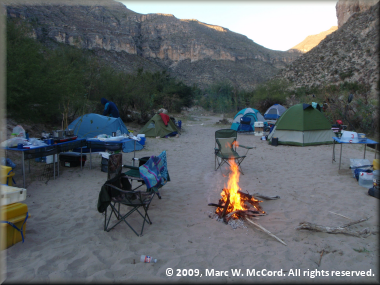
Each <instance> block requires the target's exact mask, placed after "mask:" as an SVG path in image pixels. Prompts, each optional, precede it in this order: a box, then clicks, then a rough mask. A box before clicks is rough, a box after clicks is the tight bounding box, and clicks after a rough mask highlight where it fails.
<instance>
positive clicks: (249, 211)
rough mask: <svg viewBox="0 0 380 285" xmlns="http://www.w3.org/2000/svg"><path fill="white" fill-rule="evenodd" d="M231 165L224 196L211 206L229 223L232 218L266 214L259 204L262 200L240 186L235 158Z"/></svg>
mask: <svg viewBox="0 0 380 285" xmlns="http://www.w3.org/2000/svg"><path fill="white" fill-rule="evenodd" d="M230 165H231V172H230V175H229V179H228V183H227V186H225V187H226V188H224V189H223V190H222V193H221V196H222V198H220V199H219V203H218V204H209V206H215V207H217V208H216V210H215V213H216V214H217V215H218V216H219V218H220V219H223V221H224V222H225V223H228V221H229V220H230V219H239V218H245V217H246V216H250V217H255V216H263V215H266V213H265V212H264V211H263V210H262V208H261V206H260V204H259V203H261V202H262V201H259V200H257V199H256V198H255V197H253V196H252V195H250V194H249V193H244V192H242V191H241V189H240V187H239V177H240V172H239V166H238V165H237V164H236V163H235V161H234V160H231V162H230Z"/></svg>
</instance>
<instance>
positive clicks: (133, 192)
mask: <svg viewBox="0 0 380 285" xmlns="http://www.w3.org/2000/svg"><path fill="white" fill-rule="evenodd" d="M104 185H106V186H108V187H111V188H113V189H116V190H117V191H119V192H122V193H124V194H136V193H138V192H139V191H133V190H122V189H120V188H119V187H116V186H115V185H112V184H104Z"/></svg>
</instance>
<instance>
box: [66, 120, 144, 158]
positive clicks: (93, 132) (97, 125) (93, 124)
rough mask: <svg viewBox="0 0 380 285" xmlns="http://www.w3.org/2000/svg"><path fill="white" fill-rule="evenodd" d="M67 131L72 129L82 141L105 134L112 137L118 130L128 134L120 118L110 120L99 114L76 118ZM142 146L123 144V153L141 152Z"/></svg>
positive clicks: (133, 142)
mask: <svg viewBox="0 0 380 285" xmlns="http://www.w3.org/2000/svg"><path fill="white" fill-rule="evenodd" d="M68 129H73V130H74V134H75V135H77V136H78V137H79V138H82V139H90V138H95V137H97V136H98V135H101V134H106V135H109V136H112V132H116V131H117V130H120V132H121V133H122V134H129V131H128V128H127V127H126V126H125V125H124V122H123V121H122V120H121V119H120V118H112V117H107V116H102V115H99V114H94V113H90V114H85V115H83V116H80V117H78V118H76V119H75V120H74V121H73V122H72V123H71V124H70V125H69V126H68ZM142 148H143V146H142V145H141V144H140V143H138V142H136V143H135V141H133V140H129V141H127V142H123V152H131V151H134V150H141V149H142Z"/></svg>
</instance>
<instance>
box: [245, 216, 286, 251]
mask: <svg viewBox="0 0 380 285" xmlns="http://www.w3.org/2000/svg"><path fill="white" fill-rule="evenodd" d="M246 220H247V221H248V222H250V223H252V224H253V225H255V226H256V227H258V228H259V229H261V230H262V231H263V232H265V233H267V234H268V235H270V236H271V237H274V238H275V239H276V240H278V241H279V242H281V243H282V244H284V245H287V244H286V243H285V242H283V241H282V240H281V239H279V238H278V237H276V236H275V235H274V234H272V233H271V232H270V231H268V230H267V229H265V228H263V227H262V226H260V225H259V224H257V223H255V222H254V221H252V220H250V219H248V218H247V217H246Z"/></svg>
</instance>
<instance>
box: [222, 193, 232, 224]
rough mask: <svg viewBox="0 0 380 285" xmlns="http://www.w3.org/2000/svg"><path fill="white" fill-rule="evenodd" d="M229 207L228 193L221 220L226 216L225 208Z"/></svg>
mask: <svg viewBox="0 0 380 285" xmlns="http://www.w3.org/2000/svg"><path fill="white" fill-rule="evenodd" d="M229 205H230V193H228V194H227V201H226V204H225V205H224V210H223V212H222V215H221V216H220V217H221V218H223V217H224V216H225V215H226V212H227V208H228V206H229Z"/></svg>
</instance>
